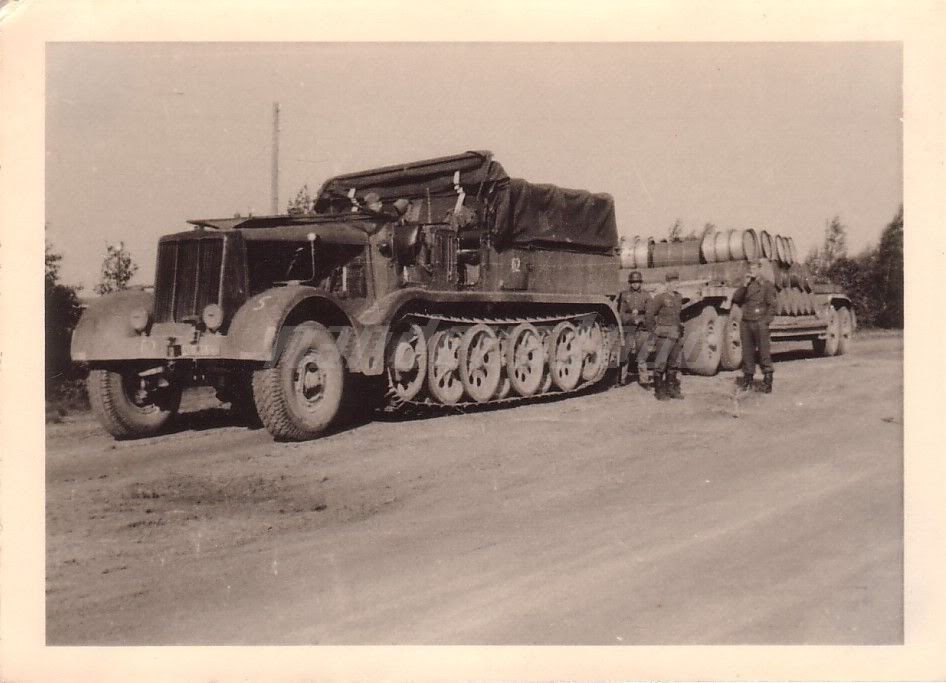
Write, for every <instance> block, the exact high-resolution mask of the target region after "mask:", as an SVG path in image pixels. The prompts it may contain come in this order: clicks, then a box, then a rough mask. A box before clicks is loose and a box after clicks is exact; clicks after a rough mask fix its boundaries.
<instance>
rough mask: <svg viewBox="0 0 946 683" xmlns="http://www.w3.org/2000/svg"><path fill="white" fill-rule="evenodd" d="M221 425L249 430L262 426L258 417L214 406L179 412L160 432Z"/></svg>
mask: <svg viewBox="0 0 946 683" xmlns="http://www.w3.org/2000/svg"><path fill="white" fill-rule="evenodd" d="M223 427H243V428H245V429H247V430H249V431H257V430H260V429H262V428H263V424H262V423H261V422H260V421H259V419H258V418H256V419H253V418H250V417H247V416H246V415H245V414H241V413H240V412H239V411H236V410H231V409H230V408H224V407H223V406H216V407H213V408H199V409H197V410H192V411H188V412H182V413H179V414H178V415H177V418H176V419H175V420H174V422H173V423H172V424H170V425H168V428H167V429H165V430H164V431H163V432H162V434H177V433H179V432H203V431H206V430H208V429H221V428H223Z"/></svg>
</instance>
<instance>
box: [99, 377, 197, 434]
mask: <svg viewBox="0 0 946 683" xmlns="http://www.w3.org/2000/svg"><path fill="white" fill-rule="evenodd" d="M139 381H140V377H139V375H138V373H137V372H135V371H133V370H122V371H119V372H115V371H112V370H92V371H90V372H89V377H88V379H87V380H86V388H87V390H88V393H89V405H90V406H91V407H92V413H93V414H94V415H95V417H96V418H97V419H98V421H99V424H101V425H102V426H103V427H104V428H105V429H106V431H108V433H109V434H111V435H112V436H114V437H115V438H116V439H130V438H135V437H143V436H152V435H154V434H157V433H158V432H160V431H161V429H162V428H163V427H164V426H165V425H167V423H168V421H169V420H170V419H171V418H173V417H174V415H176V414H177V410H178V408H179V407H180V405H181V388H180V387H174V386H171V387H167V388H165V389H161V390H158V391H151V392H147V391H144V390H142V389H141V388H140V386H139Z"/></svg>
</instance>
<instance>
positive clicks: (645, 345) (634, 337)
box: [618, 270, 651, 384]
mask: <svg viewBox="0 0 946 683" xmlns="http://www.w3.org/2000/svg"><path fill="white" fill-rule="evenodd" d="M643 282H644V278H643V277H642V276H641V274H640V271H637V270H635V271H633V272H631V273H630V274H629V275H628V276H627V285H628V288H627V289H626V290H624V291H623V292H621V294H620V296H619V297H618V313H619V314H620V316H621V324H622V325H623V326H624V348H625V350H626V355H625V357H624V368H625V370H624V371H625V372H626V373H627V374H628V375H629V374H631V372H633V370H634V363H635V362H636V364H637V381H638V382H640V383H641V384H644V383H646V382H647V380H648V378H647V355H648V350H649V348H650V346H649V341H650V335H649V333H648V332H647V326H646V325H645V321H644V313H645V312H646V311H647V305H648V304H649V303H650V298H651V297H650V294H648V293H647V292H645V291H643V290H642V289H641V286H642V284H643ZM628 381H629V380H627V379H625V378H624V377H622V383H624V384H626V383H628Z"/></svg>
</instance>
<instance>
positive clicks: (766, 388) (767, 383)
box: [762, 372, 772, 394]
mask: <svg viewBox="0 0 946 683" xmlns="http://www.w3.org/2000/svg"><path fill="white" fill-rule="evenodd" d="M762 393H763V394H771V393H772V373H771V372H766V373H765V374H764V375H763V377H762Z"/></svg>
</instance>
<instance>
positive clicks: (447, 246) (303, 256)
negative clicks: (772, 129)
mask: <svg viewBox="0 0 946 683" xmlns="http://www.w3.org/2000/svg"><path fill="white" fill-rule="evenodd" d="M190 223H191V224H192V226H193V229H190V230H187V231H184V232H178V233H174V234H170V235H165V236H164V237H161V238H160V241H159V244H158V256H157V266H156V276H155V284H154V288H153V292H152V291H147V290H145V289H138V290H131V291H124V292H119V293H115V294H111V295H108V296H105V297H102V299H100V300H99V301H97V302H95V303H94V304H92V305H91V306H90V307H89V308H88V310H86V311H85V313H84V315H83V316H82V319H81V320H80V322H79V324H78V326H77V328H76V331H75V333H74V336H73V341H72V356H73V359H74V360H76V361H83V362H86V363H88V364H89V367H90V368H91V372H90V375H89V379H88V391H89V398H90V402H91V405H92V408H93V410H94V412H95V414H96V415H97V417H98V419H99V420H100V422H101V423H102V425H103V426H104V427H105V428H106V429H107V430H108V431H110V432H111V433H112V434H113V435H115V436H116V437H120V438H124V437H135V436H144V435H149V434H154V433H156V432H158V431H159V430H160V429H162V428H163V427H164V426H165V424H166V423H167V421H168V420H169V419H171V418H172V417H173V415H174V414H175V413H176V411H177V409H178V407H179V404H180V400H181V391H182V389H183V388H185V387H187V386H191V385H201V384H206V385H211V386H214V387H216V388H217V390H218V394H219V395H220V397H221V398H222V399H223V400H226V401H229V402H231V403H232V404H233V405H234V406H237V407H242V408H243V409H245V410H247V411H250V412H254V413H256V414H257V415H258V417H259V419H260V420H261V421H262V423H263V424H264V425H265V427H266V428H267V429H268V430H269V431H270V432H271V433H272V435H273V436H274V437H276V438H278V439H309V438H313V437H316V436H318V435H319V434H321V433H323V432H324V431H325V430H326V429H329V428H331V427H332V426H333V425H335V424H337V423H338V421H339V420H340V419H342V418H343V417H344V415H345V414H346V411H347V410H348V409H349V408H352V407H357V406H358V405H359V404H365V403H370V402H373V401H374V400H375V398H377V399H379V400H380V401H382V402H383V404H384V406H385V407H386V408H387V409H392V410H396V409H399V408H403V407H405V406H408V405H441V406H463V405H470V404H484V403H490V402H495V401H509V400H515V399H522V398H527V397H531V396H536V395H539V394H545V393H549V392H559V393H569V392H574V391H578V390H580V389H581V388H583V387H587V386H590V385H594V384H596V383H598V382H601V381H602V380H603V379H604V377H605V375H606V374H607V372H608V369H609V367H613V366H614V365H615V364H616V362H617V358H618V350H619V345H620V337H621V335H620V332H619V328H620V323H619V321H618V317H617V315H616V311H615V307H614V298H615V296H616V294H617V292H618V289H619V278H618V271H619V260H618V258H617V256H616V249H617V230H616V226H615V217H614V203H613V200H612V199H611V197H610V196H608V195H605V194H592V193H589V192H585V191H580V190H566V189H563V188H559V187H555V186H552V185H536V184H532V183H529V182H526V181H523V180H518V179H513V178H510V177H509V176H508V175H507V174H506V172H505V171H504V169H503V167H502V166H501V165H500V164H499V163H498V162H497V161H495V160H494V159H493V158H492V154H491V153H489V152H467V153H464V154H459V155H455V156H450V157H443V158H438V159H430V160H425V161H419V162H414V163H409V164H404V165H399V166H390V167H385V168H378V169H373V170H369V171H364V172H360V173H350V174H346V175H341V176H338V177H335V178H331V179H329V180H328V181H326V182H325V183H324V184H323V185H322V187H321V188H320V190H319V192H318V195H317V197H316V199H315V200H314V202H313V206H311V207H306V209H305V210H303V211H298V212H294V213H290V214H286V215H276V216H258V217H237V218H227V219H219V220H216V219H214V220H193V221H190Z"/></svg>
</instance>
